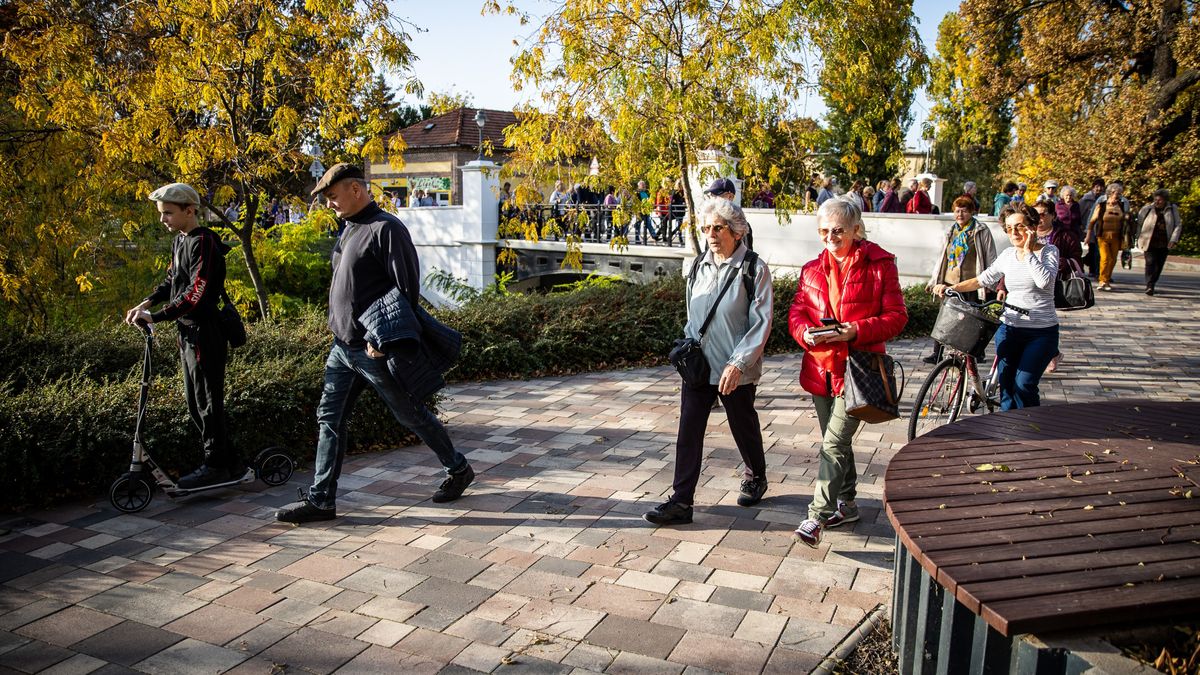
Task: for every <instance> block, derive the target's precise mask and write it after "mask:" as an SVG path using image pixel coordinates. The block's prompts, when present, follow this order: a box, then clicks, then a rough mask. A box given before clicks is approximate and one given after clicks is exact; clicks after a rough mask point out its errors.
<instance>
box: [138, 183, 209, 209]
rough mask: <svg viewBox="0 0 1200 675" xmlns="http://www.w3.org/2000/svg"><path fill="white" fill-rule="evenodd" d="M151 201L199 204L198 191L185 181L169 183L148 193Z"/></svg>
mask: <svg viewBox="0 0 1200 675" xmlns="http://www.w3.org/2000/svg"><path fill="white" fill-rule="evenodd" d="M150 201H152V202H168V203H170V204H194V205H196V206H199V205H200V193H199V192H196V188H194V187H192V186H191V185H188V184H187V183H171V184H170V185H164V186H162V187H160V188H158V189H157V190H155V191H154V192H151V193H150Z"/></svg>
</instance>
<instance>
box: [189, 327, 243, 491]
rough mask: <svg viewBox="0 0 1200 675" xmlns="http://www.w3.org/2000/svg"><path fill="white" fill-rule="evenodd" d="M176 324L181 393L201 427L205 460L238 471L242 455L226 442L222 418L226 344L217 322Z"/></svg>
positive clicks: (226, 433) (224, 422)
mask: <svg viewBox="0 0 1200 675" xmlns="http://www.w3.org/2000/svg"><path fill="white" fill-rule="evenodd" d="M177 325H178V326H179V357H180V360H181V361H182V362H183V393H184V395H185V396H186V397H187V406H188V412H189V413H191V416H192V422H193V423H195V425H196V428H197V429H199V430H200V438H201V440H202V442H203V445H204V463H205V464H207V465H208V466H210V467H214V468H220V469H228V470H233V471H238V470H241V469H242V463H241V457H240V456H239V454H238V453H237V452H236V451H235V450H234V449H233V446H232V444H230V442H229V431H228V425H227V423H226V420H225V364H226V362H227V361H228V360H229V343H227V342H226V341H225V336H224V335H222V334H221V329H220V327H219V325H217V324H216V323H205V324H195V325H192V326H185V325H183V324H177Z"/></svg>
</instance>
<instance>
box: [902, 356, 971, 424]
mask: <svg viewBox="0 0 1200 675" xmlns="http://www.w3.org/2000/svg"><path fill="white" fill-rule="evenodd" d="M966 387H967V370H966V366H965V364H964V363H963V362H962V361H960V360H958V359H956V358H953V357H951V358H947V359H943V360H942V362H941V363H939V364H937V365H936V366H934V368H933V372H931V373H929V377H927V378H925V382H924V384H922V385H921V389H920V391H918V392H917V400H916V401H913V408H912V413H911V414H910V415H909V418H908V440H910V441H911V440H912V439H914V438H916V437H917V436H922V435H924V434H925V432H927V431H929V430H930V429H936V428H937V427H940V426H942V425H943V424H949V423H950V422H953V421H954V420H956V419H958V413H959V411H960V410H961V408H962V401H963V392H964V391H966Z"/></svg>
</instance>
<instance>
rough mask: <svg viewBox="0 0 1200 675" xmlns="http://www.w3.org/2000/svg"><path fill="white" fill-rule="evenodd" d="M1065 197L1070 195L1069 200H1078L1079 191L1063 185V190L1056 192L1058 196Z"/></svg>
mask: <svg viewBox="0 0 1200 675" xmlns="http://www.w3.org/2000/svg"><path fill="white" fill-rule="evenodd" d="M1067 195H1071V199H1078V198H1079V191H1078V190H1076V189H1075V188H1073V187H1071V186H1070V185H1064V186H1063V188H1062V189H1061V190H1059V191H1058V196H1060V197H1066V196H1067Z"/></svg>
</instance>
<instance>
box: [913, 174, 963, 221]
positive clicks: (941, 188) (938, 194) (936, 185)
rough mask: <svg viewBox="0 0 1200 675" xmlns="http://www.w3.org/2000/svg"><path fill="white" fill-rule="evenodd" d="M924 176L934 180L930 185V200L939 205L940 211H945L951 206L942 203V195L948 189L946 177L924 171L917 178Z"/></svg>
mask: <svg viewBox="0 0 1200 675" xmlns="http://www.w3.org/2000/svg"><path fill="white" fill-rule="evenodd" d="M922 178H928V179H929V180H931V181H933V185H931V186H930V187H929V201H930V202H931V203H932V204H933V205H934V206H936V207H938V211H940V212H941V213H945V212H946V209H948V208H950V205H949V204H942V196H943V195H944V194H945V191H946V179H945V178H938V177H937V174H933V173H923V174H920V175H918V176H917V180H920V179H922ZM956 196H957V195H956Z"/></svg>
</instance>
